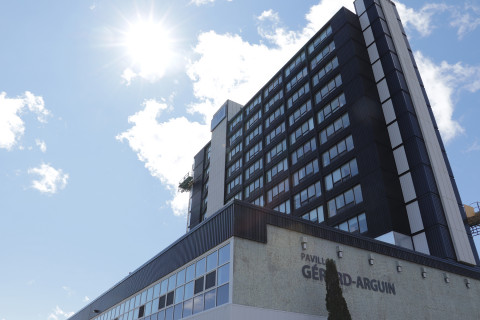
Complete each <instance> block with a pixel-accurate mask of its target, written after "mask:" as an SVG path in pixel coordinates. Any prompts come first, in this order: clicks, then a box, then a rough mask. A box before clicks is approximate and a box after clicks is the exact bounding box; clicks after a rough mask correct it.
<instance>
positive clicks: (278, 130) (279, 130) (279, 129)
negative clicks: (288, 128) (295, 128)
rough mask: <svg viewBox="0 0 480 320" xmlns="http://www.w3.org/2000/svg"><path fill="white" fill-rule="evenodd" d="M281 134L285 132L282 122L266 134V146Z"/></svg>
mask: <svg viewBox="0 0 480 320" xmlns="http://www.w3.org/2000/svg"><path fill="white" fill-rule="evenodd" d="M283 132H285V122H282V123H281V124H280V125H278V126H277V127H276V128H275V129H274V130H273V131H271V132H270V133H269V134H267V136H266V138H265V142H266V145H269V144H270V142H271V141H272V140H273V139H275V138H276V137H277V136H278V135H280V134H282V133H283Z"/></svg>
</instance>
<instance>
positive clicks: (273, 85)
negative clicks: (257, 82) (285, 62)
mask: <svg viewBox="0 0 480 320" xmlns="http://www.w3.org/2000/svg"><path fill="white" fill-rule="evenodd" d="M281 84H282V75H281V74H280V75H279V76H278V77H276V78H275V80H273V81H272V82H271V83H270V85H269V86H268V87H267V88H266V89H265V90H264V91H263V97H264V98H266V97H267V96H268V95H269V94H270V92H272V91H273V90H275V89H276V88H277V87H278V86H279V85H281Z"/></svg>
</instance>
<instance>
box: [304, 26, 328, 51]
mask: <svg viewBox="0 0 480 320" xmlns="http://www.w3.org/2000/svg"><path fill="white" fill-rule="evenodd" d="M331 34H332V27H331V26H328V27H327V29H325V30H324V31H323V32H322V33H320V34H319V35H318V36H317V37H316V38H315V40H313V42H312V43H311V44H310V45H309V46H308V54H310V53H312V52H313V50H315V48H317V47H318V46H319V45H320V44H321V43H322V42H323V41H324V40H325V38H327V37H328V36H329V35H331Z"/></svg>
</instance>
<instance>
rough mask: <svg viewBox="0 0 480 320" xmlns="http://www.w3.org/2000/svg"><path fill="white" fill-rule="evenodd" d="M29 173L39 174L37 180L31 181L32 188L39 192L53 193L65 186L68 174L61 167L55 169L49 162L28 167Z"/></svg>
mask: <svg viewBox="0 0 480 320" xmlns="http://www.w3.org/2000/svg"><path fill="white" fill-rule="evenodd" d="M28 173H29V174H34V175H39V176H40V179H39V180H33V181H32V188H34V189H37V190H38V191H40V192H41V193H48V194H54V193H57V192H58V191H59V190H61V189H64V188H65V187H66V186H67V181H68V174H66V173H63V171H62V169H58V170H57V169H55V168H53V167H52V166H50V165H49V164H45V163H42V164H41V165H40V166H39V167H36V168H30V169H28Z"/></svg>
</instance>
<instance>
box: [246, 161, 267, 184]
mask: <svg viewBox="0 0 480 320" xmlns="http://www.w3.org/2000/svg"><path fill="white" fill-rule="evenodd" d="M262 168H263V159H262V158H260V159H258V160H257V161H255V163H254V164H252V165H251V166H250V167H248V168H247V169H246V170H245V180H248V179H249V178H250V177H251V176H252V175H253V173H254V172H255V171H257V170H260V169H262Z"/></svg>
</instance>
